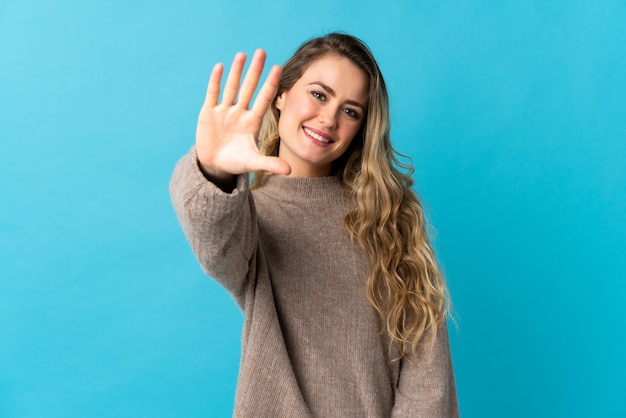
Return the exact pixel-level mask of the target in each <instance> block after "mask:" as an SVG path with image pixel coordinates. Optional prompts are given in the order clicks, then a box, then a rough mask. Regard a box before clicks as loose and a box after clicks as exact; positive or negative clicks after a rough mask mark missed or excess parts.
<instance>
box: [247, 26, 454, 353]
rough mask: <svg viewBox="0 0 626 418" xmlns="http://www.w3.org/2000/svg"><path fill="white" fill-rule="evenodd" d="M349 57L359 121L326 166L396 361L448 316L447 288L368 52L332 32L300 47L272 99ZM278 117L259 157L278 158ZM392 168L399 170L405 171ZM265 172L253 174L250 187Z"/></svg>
mask: <svg viewBox="0 0 626 418" xmlns="http://www.w3.org/2000/svg"><path fill="white" fill-rule="evenodd" d="M327 55H336V56H339V57H344V58H348V59H349V60H351V61H352V62H353V63H354V64H355V65H356V66H357V67H359V68H360V69H361V70H363V72H364V73H365V74H366V75H367V76H368V79H369V101H368V109H367V112H366V116H365V120H364V122H363V124H362V126H361V129H360V130H359V132H358V133H357V134H356V135H355V137H354V139H353V140H352V142H351V144H350V147H349V148H348V149H347V150H346V152H345V153H344V154H343V155H342V156H341V157H340V158H339V159H337V160H336V161H334V162H333V167H332V172H333V174H334V175H336V176H338V177H339V178H340V179H341V181H342V183H343V185H344V187H346V188H347V189H348V190H350V192H351V195H352V197H353V200H354V202H355V205H354V208H353V209H352V210H351V211H350V212H349V213H348V214H347V215H346V217H345V220H344V221H345V226H346V228H347V230H348V233H349V234H350V236H351V238H352V242H357V243H358V244H359V246H360V247H361V248H362V249H363V250H364V251H365V253H366V254H367V256H368V259H369V275H368V278H367V282H366V294H367V298H368V299H369V301H370V303H371V304H372V306H373V307H374V308H375V309H376V311H377V312H378V314H379V315H380V318H381V321H382V324H383V327H384V329H385V330H386V332H387V334H388V335H389V337H390V340H391V343H392V344H394V343H395V344H397V347H398V349H399V353H400V357H404V356H405V355H406V354H408V353H409V352H411V353H412V354H414V355H415V354H416V352H417V348H418V346H419V345H420V344H421V343H424V342H426V341H428V342H430V343H432V342H433V341H434V339H435V336H436V334H437V329H438V328H439V326H440V325H441V324H442V323H443V322H444V321H445V319H446V317H447V314H448V309H449V297H448V290H447V287H446V284H445V282H444V280H443V277H442V273H441V271H440V269H439V266H438V263H437V260H436V258H435V255H434V253H433V250H432V247H431V245H430V241H429V237H428V231H427V229H428V225H427V222H426V219H425V216H424V211H423V209H422V205H421V204H420V201H419V199H418V197H417V196H416V194H415V193H414V192H413V190H412V186H413V179H412V178H411V174H412V173H413V167H412V166H411V164H410V163H409V164H403V163H401V162H400V161H399V160H398V156H400V154H398V153H397V152H396V151H395V150H394V149H393V147H392V146H391V140H390V136H389V129H390V123H389V99H388V95H387V89H386V87H385V82H384V80H383V76H382V74H381V72H380V69H379V67H378V64H377V63H376V60H375V59H374V57H373V55H372V53H371V52H370V50H369V48H368V47H367V46H366V45H365V44H364V43H363V42H362V41H361V40H359V39H358V38H355V37H353V36H351V35H347V34H341V33H331V34H328V35H326V36H323V37H320V38H314V39H311V40H309V41H307V42H305V43H304V44H302V45H301V46H300V47H299V48H298V50H297V51H296V52H295V54H294V55H293V56H292V57H291V59H289V60H288V61H287V63H286V64H285V65H284V66H283V70H282V76H281V80H280V83H279V88H278V92H277V94H276V97H278V96H279V95H280V94H281V93H282V92H284V91H287V90H289V89H290V88H291V87H292V86H293V85H294V84H295V83H296V81H297V80H298V79H299V78H300V77H301V76H302V74H303V73H304V71H305V70H306V68H307V67H308V66H309V65H310V64H311V63H312V62H313V61H315V60H317V59H320V58H322V57H324V56H327ZM279 118H280V112H279V111H278V109H276V107H275V100H274V102H273V103H272V105H271V106H270V108H269V109H268V110H267V113H266V114H265V117H264V120H263V124H262V127H261V131H260V133H259V149H260V151H261V153H262V154H264V155H273V156H276V155H278V148H279V145H280V138H279V136H278V119H279ZM398 168H400V169H403V170H404V172H402V171H400V170H399V169H398ZM266 175H267V173H265V172H256V173H255V176H254V180H253V182H252V187H253V188H254V187H258V186H260V185H261V184H262V183H263V180H264V178H265V176H266Z"/></svg>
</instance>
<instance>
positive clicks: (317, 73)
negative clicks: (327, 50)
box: [298, 55, 369, 103]
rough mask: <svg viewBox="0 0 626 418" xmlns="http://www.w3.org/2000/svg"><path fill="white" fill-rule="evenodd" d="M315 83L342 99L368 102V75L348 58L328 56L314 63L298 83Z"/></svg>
mask: <svg viewBox="0 0 626 418" xmlns="http://www.w3.org/2000/svg"><path fill="white" fill-rule="evenodd" d="M315 82H321V83H323V84H325V85H327V86H329V87H330V88H332V89H333V90H334V91H335V92H336V93H337V96H339V97H341V98H344V99H350V100H356V101H359V102H363V103H365V102H367V99H368V91H369V80H368V78H367V74H365V72H364V71H363V70H361V69H360V68H359V67H357V66H356V65H355V64H354V63H353V62H352V61H350V60H349V59H347V58H344V57H339V56H336V55H326V56H323V57H321V58H318V59H316V60H315V61H313V62H312V63H311V64H309V66H308V67H307V68H306V70H305V71H304V73H302V76H301V77H300V79H299V80H298V83H300V84H304V85H308V84H311V83H315Z"/></svg>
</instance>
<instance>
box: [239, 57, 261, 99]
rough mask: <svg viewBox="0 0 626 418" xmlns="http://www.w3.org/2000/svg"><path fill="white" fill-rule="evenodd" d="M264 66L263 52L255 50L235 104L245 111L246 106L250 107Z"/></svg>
mask: <svg viewBox="0 0 626 418" xmlns="http://www.w3.org/2000/svg"><path fill="white" fill-rule="evenodd" d="M264 65H265V51H263V50H262V49H257V50H256V51H255V52H254V56H253V57H252V62H251V63H250V68H248V71H247V72H246V76H245V77H244V79H243V83H241V89H240V91H239V98H238V99H237V104H238V105H239V106H241V107H243V108H244V109H247V108H248V105H250V100H252V96H253V95H254V91H255V90H256V88H257V86H258V84H259V79H260V78H261V74H262V73H263V66H264Z"/></svg>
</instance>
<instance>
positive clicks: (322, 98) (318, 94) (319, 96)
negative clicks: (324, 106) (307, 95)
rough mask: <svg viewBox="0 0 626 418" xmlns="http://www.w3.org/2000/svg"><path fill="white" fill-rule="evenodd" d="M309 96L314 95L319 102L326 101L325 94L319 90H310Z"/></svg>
mask: <svg viewBox="0 0 626 418" xmlns="http://www.w3.org/2000/svg"><path fill="white" fill-rule="evenodd" d="M311 96H313V97H315V98H316V99H317V100H319V101H321V102H325V101H326V95H325V94H324V93H321V92H319V91H316V90H313V91H312V92H311Z"/></svg>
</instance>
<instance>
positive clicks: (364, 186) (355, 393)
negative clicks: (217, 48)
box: [170, 33, 458, 417]
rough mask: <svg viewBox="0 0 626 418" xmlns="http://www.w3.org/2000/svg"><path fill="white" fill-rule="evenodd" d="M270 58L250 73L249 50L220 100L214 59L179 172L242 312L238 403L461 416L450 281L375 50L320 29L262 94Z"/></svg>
mask: <svg viewBox="0 0 626 418" xmlns="http://www.w3.org/2000/svg"><path fill="white" fill-rule="evenodd" d="M264 61H265V53H264V52H263V51H261V50H259V51H257V52H256V53H255V55H254V57H253V59H252V62H251V64H250V68H249V70H248V72H247V73H246V75H245V77H244V79H243V82H241V83H240V79H241V76H242V73H243V67H244V63H245V56H244V55H243V54H241V53H240V54H237V55H236V56H235V60H234V62H233V65H232V68H231V70H230V73H229V75H228V78H227V80H226V83H225V86H224V90H223V92H222V101H221V103H220V102H219V101H218V97H219V94H220V82H221V77H222V72H223V66H222V65H221V64H218V65H216V66H215V67H214V69H213V72H212V74H211V78H210V81H209V86H208V89H207V96H206V101H205V103H204V105H203V107H202V110H201V112H200V116H199V120H198V126H197V132H196V146H195V147H194V148H193V149H192V150H191V151H190V153H189V154H188V155H187V156H185V157H184V158H183V159H182V160H181V161H180V162H179V163H178V165H177V167H176V170H175V172H174V176H173V179H172V183H171V186H170V190H171V195H172V200H173V202H174V206H175V208H176V212H177V214H178V216H179V219H180V222H181V224H182V226H183V229H184V231H185V234H186V236H187V239H188V240H189V242H190V244H191V246H192V248H193V250H194V253H195V254H196V257H197V258H198V260H199V262H200V264H201V265H202V267H203V269H204V271H205V272H206V273H207V274H209V275H210V276H212V277H213V278H215V279H216V280H217V281H218V282H219V283H221V284H222V285H223V286H224V287H225V288H226V289H227V290H228V291H229V292H230V293H231V294H232V296H233V297H234V299H235V300H236V302H237V303H238V305H239V306H240V307H241V309H242V310H243V312H244V316H245V319H244V329H243V346H242V357H241V365H240V373H239V383H238V388H237V396H236V402H235V413H234V414H235V416H257V417H308V416H318V417H348V416H354V417H389V416H394V417H395V416H398V417H400V416H407V417H408V416H420V417H426V416H428V417H430V416H438V417H444V416H445V417H447V416H457V415H458V411H457V404H456V391H455V385H454V376H453V371H452V363H451V358H450V350H449V343H448V334H447V328H446V313H447V306H448V301H447V291H446V286H445V283H444V281H443V279H442V277H441V274H440V272H439V269H438V267H437V264H436V261H435V257H434V255H433V252H432V249H431V246H430V244H429V240H428V236H427V232H426V225H425V221H424V215H423V211H422V208H421V206H420V204H419V202H418V200H417V198H416V196H415V194H414V193H413V192H412V191H411V186H412V180H411V178H410V167H405V168H408V169H409V172H408V173H407V174H405V173H402V172H400V171H399V170H398V169H396V168H395V166H396V165H397V164H398V162H397V161H396V159H395V156H394V151H393V149H392V147H391V143H390V140H389V110H388V99H387V92H386V88H385V83H384V81H383V77H382V75H381V73H380V70H379V68H378V65H377V64H376V61H375V60H374V58H373V56H372V54H371V52H370V51H369V49H368V48H367V46H365V45H364V44H363V43H362V42H361V41H360V40H358V39H356V38H354V37H352V36H349V35H344V34H336V33H335V34H330V35H327V36H325V37H322V38H316V39H312V40H310V41H308V42H306V43H305V44H303V45H302V46H301V47H300V48H299V49H298V50H297V51H296V53H295V54H294V56H293V57H292V58H291V59H290V60H289V61H288V62H287V63H286V64H285V66H284V67H283V69H282V75H281V69H280V68H279V67H276V66H275V67H273V68H272V69H271V70H270V72H269V75H268V76H267V79H266V81H265V83H264V84H263V86H262V87H261V89H260V91H259V92H258V95H257V98H256V99H255V101H254V102H253V103H252V105H251V106H250V103H251V100H252V96H253V94H254V92H255V90H256V88H257V85H258V83H259V79H260V76H261V72H262V70H263V65H264ZM257 144H258V145H259V148H257ZM250 172H254V173H255V175H254V181H253V183H252V184H251V185H250V186H249V184H248V175H247V174H248V173H250Z"/></svg>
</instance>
